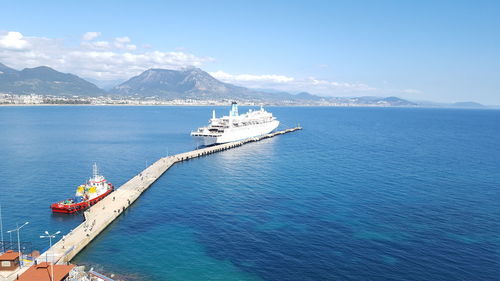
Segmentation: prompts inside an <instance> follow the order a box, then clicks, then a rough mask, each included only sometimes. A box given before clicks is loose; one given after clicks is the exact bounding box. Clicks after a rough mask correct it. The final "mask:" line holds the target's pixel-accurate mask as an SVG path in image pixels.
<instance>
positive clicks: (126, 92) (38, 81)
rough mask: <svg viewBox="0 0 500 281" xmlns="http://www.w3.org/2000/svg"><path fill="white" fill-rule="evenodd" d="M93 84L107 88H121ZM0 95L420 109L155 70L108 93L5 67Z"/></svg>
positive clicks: (394, 101) (63, 77)
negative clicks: (136, 98) (265, 87)
mask: <svg viewBox="0 0 500 281" xmlns="http://www.w3.org/2000/svg"><path fill="white" fill-rule="evenodd" d="M92 81H95V82H96V83H97V84H99V85H101V87H105V88H108V87H110V85H111V84H113V83H117V82H118V81H107V82H103V81H97V80H92ZM108 82H109V83H108ZM0 93H10V94H20V95H23V94H37V95H54V96H79V97H88V96H105V95H113V96H115V97H117V98H122V97H132V96H133V97H138V98H146V97H148V98H151V97H157V98H158V99H161V100H174V99H180V100H186V99H193V100H217V101H221V100H236V101H249V102H256V103H271V104H283V105H286V104H302V105H349V106H351V105H359V106H418V105H419V104H417V103H414V102H411V101H407V100H404V99H401V98H398V97H373V96H365V97H322V96H316V95H313V94H310V93H307V92H301V93H297V94H290V93H288V92H283V91H279V90H270V89H266V90H258V89H248V88H245V87H240V86H236V85H232V84H229V83H224V82H222V81H219V80H217V79H215V78H214V77H212V76H211V75H210V74H208V73H207V72H205V71H203V70H201V69H199V68H189V69H183V70H170V69H149V70H146V71H144V72H143V73H141V74H139V75H137V76H135V77H132V78H130V79H129V80H127V81H125V82H123V83H121V84H120V85H118V86H115V87H114V88H112V89H110V90H109V91H108V92H106V91H104V90H102V89H101V88H99V87H98V86H96V85H95V84H93V83H91V82H89V81H86V80H84V79H82V78H80V77H78V76H76V75H73V74H69V73H61V72H59V71H56V70H54V69H52V68H50V67H47V66H40V67H35V68H25V69H23V70H21V71H17V70H15V69H13V68H10V67H7V66H5V65H3V64H1V63H0ZM456 106H461V107H472V106H475V107H477V106H481V105H479V104H476V103H472V102H465V103H456Z"/></svg>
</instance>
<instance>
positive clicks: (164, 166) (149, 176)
mask: <svg viewBox="0 0 500 281" xmlns="http://www.w3.org/2000/svg"><path fill="white" fill-rule="evenodd" d="M301 129H302V128H301V127H295V128H291V129H286V130H282V131H277V132H274V133H270V134H267V135H263V136H260V137H254V138H250V139H246V140H242V141H237V142H231V143H225V144H220V145H215V146H210V147H205V148H201V149H197V150H193V151H189V152H185V153H180V154H176V155H172V156H168V157H164V158H161V159H159V160H158V161H156V162H155V163H153V164H152V165H150V166H149V167H147V168H146V169H145V170H143V171H142V172H141V173H139V174H138V175H136V176H135V177H133V178H132V179H130V180H129V181H128V182H126V183H125V184H124V185H122V186H121V187H120V188H117V189H116V191H114V192H113V193H111V194H110V195H108V196H107V197H106V198H104V199H103V200H102V201H100V202H98V203H97V204H95V205H94V206H92V207H91V208H89V209H88V210H86V211H85V212H84V216H85V220H84V222H83V223H82V224H80V225H79V226H77V227H76V228H74V229H73V230H71V231H70V232H69V233H68V234H66V235H64V236H63V238H62V239H60V240H59V241H58V242H57V243H55V244H54V245H53V246H52V248H50V249H49V250H47V252H45V253H43V254H42V255H41V256H40V257H39V260H45V258H46V255H47V257H48V259H49V261H50V260H52V258H53V259H54V261H55V262H56V263H58V264H64V263H66V262H69V261H71V260H72V259H73V258H74V257H75V256H76V255H77V254H78V253H79V252H80V251H81V250H82V249H83V248H85V247H86V246H87V245H88V244H90V242H92V240H93V239H94V238H96V237H97V236H98V235H99V233H101V232H102V231H103V230H104V229H105V228H106V227H107V226H108V225H109V224H111V223H112V222H113V221H114V220H115V219H116V218H117V217H118V216H120V214H122V213H123V212H124V211H125V209H127V208H128V207H129V206H130V205H131V204H132V203H134V201H135V200H137V198H139V196H141V194H142V193H143V192H144V191H145V190H146V189H148V188H149V187H150V186H151V185H152V184H153V183H154V182H155V181H156V180H158V179H159V178H160V177H161V175H163V173H165V172H166V171H167V170H168V169H169V168H170V167H172V165H174V164H175V163H177V162H182V161H185V160H189V159H192V158H196V157H200V156H204V155H208V154H212V153H216V152H220V151H224V150H228V149H231V148H235V147H238V146H241V145H243V144H245V143H249V142H255V141H260V140H262V139H267V138H271V137H274V136H277V135H283V134H286V133H290V132H294V131H297V130H301Z"/></svg>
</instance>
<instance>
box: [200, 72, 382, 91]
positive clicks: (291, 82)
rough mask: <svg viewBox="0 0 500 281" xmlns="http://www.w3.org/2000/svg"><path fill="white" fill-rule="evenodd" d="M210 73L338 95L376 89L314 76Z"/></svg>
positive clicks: (263, 85)
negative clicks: (303, 77)
mask: <svg viewBox="0 0 500 281" xmlns="http://www.w3.org/2000/svg"><path fill="white" fill-rule="evenodd" d="M210 74H211V75H212V76H214V77H215V78H217V79H219V80H222V81H224V82H227V83H233V84H237V85H240V86H245V87H249V88H263V89H277V90H282V91H290V92H299V91H307V92H311V93H314V94H322V95H338V94H351V93H352V94H356V93H364V92H368V91H373V90H375V88H372V87H369V86H367V85H365V84H362V83H347V82H337V81H329V80H321V79H316V78H314V77H309V78H307V79H298V78H294V77H290V76H285V75H278V74H265V75H255V74H230V73H226V72H224V71H221V70H219V71H216V72H211V73H210Z"/></svg>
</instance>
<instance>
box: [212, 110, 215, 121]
mask: <svg viewBox="0 0 500 281" xmlns="http://www.w3.org/2000/svg"><path fill="white" fill-rule="evenodd" d="M212 119H215V109H214V110H212Z"/></svg>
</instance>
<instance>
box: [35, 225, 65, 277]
mask: <svg viewBox="0 0 500 281" xmlns="http://www.w3.org/2000/svg"><path fill="white" fill-rule="evenodd" d="M59 233H61V231H58V232H56V233H54V234H49V232H48V231H45V234H46V235H41V236H40V238H49V245H50V247H49V250H50V249H52V238H56V235H57V234H59ZM47 254H48V253H45V258H47ZM51 272H52V273H51V274H50V280H52V281H54V253H52V267H51Z"/></svg>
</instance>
